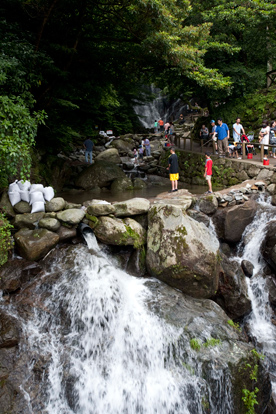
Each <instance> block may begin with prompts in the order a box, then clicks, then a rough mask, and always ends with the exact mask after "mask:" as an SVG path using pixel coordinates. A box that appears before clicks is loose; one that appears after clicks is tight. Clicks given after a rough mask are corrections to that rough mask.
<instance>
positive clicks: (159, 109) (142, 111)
mask: <svg viewBox="0 0 276 414" xmlns="http://www.w3.org/2000/svg"><path fill="white" fill-rule="evenodd" d="M150 92H151V93H152V94H155V95H156V98H155V99H154V100H153V101H152V102H149V103H147V104H145V105H135V106H134V110H135V112H136V114H137V115H138V117H139V119H140V122H141V124H142V125H143V127H145V128H149V129H152V128H154V121H155V120H156V121H158V120H159V119H163V121H165V122H166V121H173V120H175V119H178V118H179V115H180V114H181V113H182V112H184V108H185V104H184V103H183V101H182V100H181V99H177V100H175V101H171V100H169V99H168V98H167V97H166V96H164V95H163V94H162V91H161V89H158V88H155V87H154V86H152V85H151V86H150Z"/></svg>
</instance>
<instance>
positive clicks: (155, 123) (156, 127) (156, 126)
mask: <svg viewBox="0 0 276 414" xmlns="http://www.w3.org/2000/svg"><path fill="white" fill-rule="evenodd" d="M157 132H158V122H157V120H155V121H154V133H155V134H157Z"/></svg>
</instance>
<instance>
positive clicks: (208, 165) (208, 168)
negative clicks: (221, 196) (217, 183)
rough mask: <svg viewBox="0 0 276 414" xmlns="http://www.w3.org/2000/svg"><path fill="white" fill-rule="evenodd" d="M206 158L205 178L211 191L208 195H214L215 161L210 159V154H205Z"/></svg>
mask: <svg viewBox="0 0 276 414" xmlns="http://www.w3.org/2000/svg"><path fill="white" fill-rule="evenodd" d="M205 158H206V162H205V172H204V178H205V179H206V181H207V183H208V187H209V190H208V191H207V194H212V192H213V191H212V182H211V179H212V174H213V172H212V165H213V161H212V160H211V158H210V152H205Z"/></svg>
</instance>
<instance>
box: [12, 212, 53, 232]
mask: <svg viewBox="0 0 276 414" xmlns="http://www.w3.org/2000/svg"><path fill="white" fill-rule="evenodd" d="M44 214H45V213H43V212H40V213H32V214H31V213H29V214H17V215H16V216H15V219H14V227H16V228H18V229H22V228H24V227H27V228H28V229H31V230H33V229H35V227H36V224H37V223H38V222H39V221H40V220H41V219H42V218H43V217H44Z"/></svg>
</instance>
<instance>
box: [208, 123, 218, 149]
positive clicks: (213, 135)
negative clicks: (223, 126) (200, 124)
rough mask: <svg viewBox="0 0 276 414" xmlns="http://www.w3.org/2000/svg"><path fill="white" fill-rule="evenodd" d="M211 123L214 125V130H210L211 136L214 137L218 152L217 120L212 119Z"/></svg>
mask: <svg viewBox="0 0 276 414" xmlns="http://www.w3.org/2000/svg"><path fill="white" fill-rule="evenodd" d="M210 124H211V125H212V132H210V137H211V138H212V140H213V141H215V146H216V153H217V151H218V144H217V139H218V138H217V136H218V134H217V126H216V121H215V120H214V119H212V121H211V122H210Z"/></svg>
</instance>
